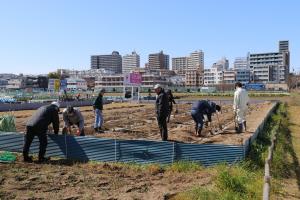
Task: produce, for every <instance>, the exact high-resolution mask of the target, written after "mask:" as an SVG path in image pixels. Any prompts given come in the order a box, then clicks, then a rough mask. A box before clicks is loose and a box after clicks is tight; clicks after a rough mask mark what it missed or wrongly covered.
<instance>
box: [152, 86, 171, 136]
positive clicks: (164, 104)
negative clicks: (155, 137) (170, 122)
mask: <svg viewBox="0 0 300 200" xmlns="http://www.w3.org/2000/svg"><path fill="white" fill-rule="evenodd" d="M154 90H155V92H156V94H157V98H156V103H155V107H156V117H157V122H158V126H159V130H160V136H161V139H162V140H163V141H166V140H168V128H167V117H168V114H169V102H168V96H167V94H166V93H165V91H164V89H163V88H162V87H161V86H160V85H159V84H157V85H155V86H154Z"/></svg>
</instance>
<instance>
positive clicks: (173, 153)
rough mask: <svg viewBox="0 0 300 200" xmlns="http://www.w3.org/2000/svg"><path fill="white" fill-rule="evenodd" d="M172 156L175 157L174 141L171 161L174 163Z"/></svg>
mask: <svg viewBox="0 0 300 200" xmlns="http://www.w3.org/2000/svg"><path fill="white" fill-rule="evenodd" d="M174 158H175V142H173V152H172V163H174Z"/></svg>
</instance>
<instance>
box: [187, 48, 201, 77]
mask: <svg viewBox="0 0 300 200" xmlns="http://www.w3.org/2000/svg"><path fill="white" fill-rule="evenodd" d="M188 69H193V70H200V71H201V72H203V71H204V52H203V51H202V50H199V51H194V52H192V53H190V57H189V58H188Z"/></svg>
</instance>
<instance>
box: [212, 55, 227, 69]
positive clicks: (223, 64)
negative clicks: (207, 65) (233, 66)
mask: <svg viewBox="0 0 300 200" xmlns="http://www.w3.org/2000/svg"><path fill="white" fill-rule="evenodd" d="M212 68H217V69H218V70H228V69H229V61H228V60H227V59H226V58H225V57H223V58H222V59H221V60H218V61H217V62H216V63H214V64H213V66H212Z"/></svg>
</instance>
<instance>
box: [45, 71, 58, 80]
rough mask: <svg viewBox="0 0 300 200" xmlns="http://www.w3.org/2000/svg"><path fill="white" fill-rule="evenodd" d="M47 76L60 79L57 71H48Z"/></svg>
mask: <svg viewBox="0 0 300 200" xmlns="http://www.w3.org/2000/svg"><path fill="white" fill-rule="evenodd" d="M48 78H53V79H60V74H59V73H57V72H50V73H49V74H48Z"/></svg>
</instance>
